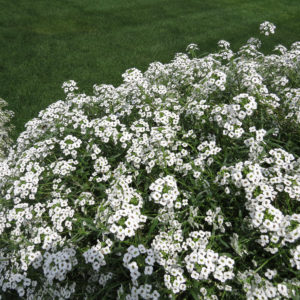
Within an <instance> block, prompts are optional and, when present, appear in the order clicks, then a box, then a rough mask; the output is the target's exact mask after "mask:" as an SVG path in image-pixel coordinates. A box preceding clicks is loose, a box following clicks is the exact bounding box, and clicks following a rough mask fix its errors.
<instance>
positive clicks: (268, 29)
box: [259, 21, 276, 35]
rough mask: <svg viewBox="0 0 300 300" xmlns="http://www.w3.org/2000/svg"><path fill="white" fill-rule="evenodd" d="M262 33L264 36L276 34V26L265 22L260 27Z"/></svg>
mask: <svg viewBox="0 0 300 300" xmlns="http://www.w3.org/2000/svg"><path fill="white" fill-rule="evenodd" d="M259 29H260V33H261V34H264V35H270V34H274V33H275V29H276V26H275V25H274V24H273V23H271V22H268V21H265V22H263V23H261V24H260V26H259Z"/></svg>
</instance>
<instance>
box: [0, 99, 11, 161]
mask: <svg viewBox="0 0 300 300" xmlns="http://www.w3.org/2000/svg"><path fill="white" fill-rule="evenodd" d="M5 106H7V102H6V101H5V100H3V99H1V98H0V160H3V159H4V158H5V156H6V155H7V152H8V148H9V146H10V145H11V144H12V140H11V138H10V136H9V135H10V132H11V131H12V129H13V125H12V124H10V122H11V119H12V117H13V116H14V113H13V112H12V111H10V110H3V108H4V107H5Z"/></svg>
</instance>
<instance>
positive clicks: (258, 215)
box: [0, 22, 300, 300]
mask: <svg viewBox="0 0 300 300" xmlns="http://www.w3.org/2000/svg"><path fill="white" fill-rule="evenodd" d="M274 29H275V27H274V25H273V24H271V23H269V22H266V23H263V24H262V25H261V27H260V30H261V31H262V33H263V34H265V35H268V34H266V33H267V32H268V33H274ZM260 45H261V42H260V41H259V40H258V39H256V38H251V39H250V40H249V41H248V42H247V43H246V44H245V45H244V46H243V47H241V48H240V50H239V51H238V52H237V53H234V52H233V51H232V50H231V49H230V44H229V43H228V42H226V41H220V42H219V43H218V46H219V51H218V52H217V53H214V54H209V55H207V56H205V57H200V58H197V56H196V53H197V51H198V48H197V45H195V44H191V45H189V46H188V48H187V52H188V53H187V54H183V53H179V54H177V55H176V56H175V58H174V60H173V61H172V62H170V63H168V64H162V63H159V62H154V63H151V64H150V66H149V68H148V70H147V71H146V72H144V73H142V72H141V71H139V70H137V69H134V68H133V69H129V70H127V71H126V72H125V73H124V74H123V79H124V82H123V84H121V85H120V86H119V87H114V86H112V85H105V84H102V85H94V95H92V96H88V95H86V94H83V93H79V91H78V88H77V85H76V83H75V82H74V81H68V82H65V83H64V84H63V88H64V90H65V92H66V99H65V100H64V101H61V100H60V101H58V102H55V103H53V104H51V105H50V106H49V107H48V108H47V109H45V110H43V111H41V112H40V113H39V115H38V117H37V118H35V119H33V120H31V121H30V122H28V123H27V124H26V130H25V131H24V132H23V133H22V134H20V136H19V137H18V139H17V142H16V144H15V145H14V146H13V147H12V148H11V149H10V152H9V154H8V156H7V158H6V159H5V160H4V161H3V162H1V163H0V185H1V196H0V199H1V201H0V205H1V209H0V234H1V238H0V253H1V255H0V256H1V259H0V287H1V290H2V295H4V296H5V295H9V294H12V295H14V297H15V299H16V297H20V299H30V300H31V299H32V300H33V299H40V300H45V299H126V300H129V299H168V298H170V299H290V298H291V297H294V296H295V297H296V296H297V293H298V292H297V291H298V290H299V286H300V282H299V278H300V273H299V272H300V246H299V237H300V225H299V224H300V211H299V201H300V159H299V154H300V151H299V149H300V143H299V141H300V126H299V125H300V75H299V74H300V42H295V43H293V44H292V45H291V47H290V49H287V48H285V47H284V46H282V45H279V46H277V47H276V48H275V53H276V54H271V55H264V54H263V53H261V52H260V51H259V49H260Z"/></svg>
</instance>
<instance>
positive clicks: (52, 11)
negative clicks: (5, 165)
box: [0, 0, 300, 139]
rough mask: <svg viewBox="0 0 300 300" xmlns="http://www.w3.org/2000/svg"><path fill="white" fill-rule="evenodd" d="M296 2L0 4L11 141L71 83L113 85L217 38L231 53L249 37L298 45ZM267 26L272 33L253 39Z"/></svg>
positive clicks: (208, 46) (3, 89)
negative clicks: (12, 127) (228, 45)
mask: <svg viewBox="0 0 300 300" xmlns="http://www.w3.org/2000/svg"><path fill="white" fill-rule="evenodd" d="M299 15H300V1H299V0H252V1H244V0H214V1H211V0H126V1H125V0H65V1H60V0H51V1H46V0H43V1H42V0H13V1H11V0H0V97H1V98H3V99H5V100H6V101H7V102H8V103H9V107H8V108H9V109H11V110H13V111H14V112H15V118H14V120H13V123H14V125H15V126H16V129H15V131H14V133H13V138H14V139H16V137H17V136H18V134H19V133H20V132H22V131H23V130H24V124H25V123H26V122H27V121H28V120H30V119H32V118H33V117H36V116H37V115H38V112H39V111H40V110H41V109H44V108H46V107H47V106H48V105H49V104H51V103H53V102H55V101H57V100H59V99H64V94H63V91H62V89H61V85H62V83H63V82H64V81H66V80H69V79H73V80H75V81H76V82H78V86H79V88H80V91H81V92H86V93H91V91H92V86H93V84H95V83H97V84H101V83H106V84H113V85H114V86H117V85H119V84H120V83H121V82H122V77H121V75H122V73H123V72H124V71H125V70H126V69H128V68H132V67H136V68H138V69H140V70H142V71H145V70H146V69H147V66H148V65H149V63H151V62H153V61H161V62H163V63H167V62H169V61H170V60H171V59H172V58H173V57H174V55H175V53H177V52H183V51H185V48H186V46H187V45H188V44H189V43H197V44H198V45H199V47H200V51H201V52H202V53H205V52H214V51H215V50H216V49H217V47H216V43H217V42H218V41H219V40H220V39H225V40H227V41H229V42H230V43H231V45H232V49H233V50H237V49H238V48H239V47H240V46H242V45H243V44H244V43H245V42H246V41H247V39H248V38H250V37H251V36H254V37H259V36H260V38H261V39H262V41H263V43H264V47H263V51H264V52H270V51H271V50H272V49H273V47H274V46H275V45H277V44H279V43H280V44H283V45H285V46H290V45H291V43H293V42H295V41H298V40H300V18H299ZM265 20H268V21H270V22H273V23H275V25H276V26H277V30H276V35H275V36H272V37H270V38H264V37H263V36H261V35H259V29H258V28H259V24H260V23H262V22H263V21H265Z"/></svg>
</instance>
